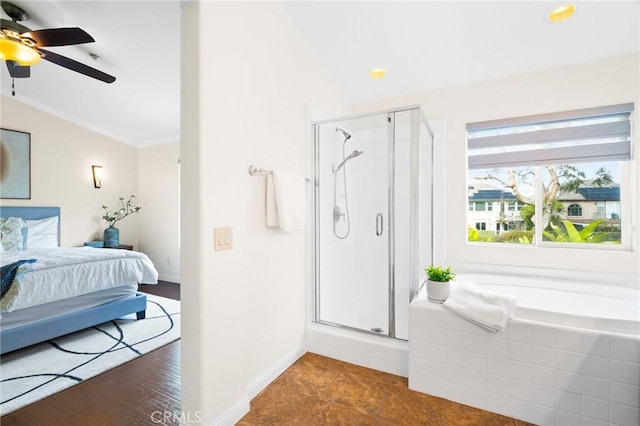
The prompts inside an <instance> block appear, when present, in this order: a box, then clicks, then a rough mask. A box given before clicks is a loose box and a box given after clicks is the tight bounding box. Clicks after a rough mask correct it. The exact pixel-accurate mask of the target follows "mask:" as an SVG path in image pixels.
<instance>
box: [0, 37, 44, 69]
mask: <svg viewBox="0 0 640 426" xmlns="http://www.w3.org/2000/svg"><path fill="white" fill-rule="evenodd" d="M0 58H1V59H3V60H5V61H14V62H17V63H18V65H22V66H28V65H35V64H37V63H38V61H40V54H39V53H38V51H37V50H35V49H32V48H31V47H29V46H25V45H24V44H22V43H20V42H17V41H14V40H11V39H9V38H5V37H0Z"/></svg>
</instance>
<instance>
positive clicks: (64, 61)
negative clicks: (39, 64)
mask: <svg viewBox="0 0 640 426" xmlns="http://www.w3.org/2000/svg"><path fill="white" fill-rule="evenodd" d="M38 50H39V51H40V52H42V53H44V57H43V59H46V60H47V61H49V62H53V63H54V64H56V65H60V66H61V67H64V68H68V69H70V70H72V71H75V72H79V73H80V74H84V75H86V76H89V77H92V78H95V79H97V80H100V81H104V82H105V83H113V82H114V81H116V78H115V77H114V76H112V75H109V74H106V73H104V72H102V71H99V70H97V69H95V68H91V67H90V66H87V65H84V64H81V63H80V62H78V61H75V60H73V59H71V58H67V57H66V56H62V55H58V54H57V53H53V52H50V51H48V50H44V49H38Z"/></svg>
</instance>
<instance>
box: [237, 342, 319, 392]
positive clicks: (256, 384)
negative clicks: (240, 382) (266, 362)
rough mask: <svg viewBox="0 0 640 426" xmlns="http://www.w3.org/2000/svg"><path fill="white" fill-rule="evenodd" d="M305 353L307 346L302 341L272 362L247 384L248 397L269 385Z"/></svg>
mask: <svg viewBox="0 0 640 426" xmlns="http://www.w3.org/2000/svg"><path fill="white" fill-rule="evenodd" d="M305 353H307V346H306V344H305V343H304V342H302V343H300V345H298V347H296V348H295V349H293V350H291V351H290V352H289V353H288V354H286V355H285V356H284V357H282V359H280V360H279V361H278V362H276V363H275V364H273V365H272V366H271V367H270V368H269V369H267V370H266V371H265V372H264V373H262V374H261V375H260V376H258V377H257V378H256V379H254V380H252V381H251V382H250V383H249V385H248V386H247V395H248V396H249V399H253V398H255V397H256V396H257V395H258V394H259V393H260V392H262V390H263V389H264V388H266V387H267V386H269V384H270V383H271V382H273V381H274V380H275V379H276V377H278V376H279V375H281V374H282V373H284V371H285V370H286V369H287V368H289V367H291V366H292V365H293V363H294V362H296V361H297V360H298V359H299V358H300V357H301V356H302V355H304V354H305Z"/></svg>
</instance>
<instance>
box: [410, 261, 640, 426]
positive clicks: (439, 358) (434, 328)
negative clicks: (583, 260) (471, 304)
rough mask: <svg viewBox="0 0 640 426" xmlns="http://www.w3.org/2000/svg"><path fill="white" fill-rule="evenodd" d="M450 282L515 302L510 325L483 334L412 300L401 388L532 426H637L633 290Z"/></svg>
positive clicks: (638, 350)
mask: <svg viewBox="0 0 640 426" xmlns="http://www.w3.org/2000/svg"><path fill="white" fill-rule="evenodd" d="M456 281H466V282H472V283H474V284H477V285H480V286H482V287H483V288H486V289H487V290H491V291H494V292H498V293H503V294H510V295H514V296H516V297H517V298H518V307H517V308H516V312H515V315H514V318H513V319H511V321H509V323H508V325H507V328H506V330H505V331H503V332H498V333H493V332H490V331H487V330H485V329H483V328H481V327H479V326H477V325H475V324H472V323H470V322H469V321H466V320H463V319H462V318H460V317H458V316H456V315H454V314H452V313H451V312H449V311H448V310H446V309H445V308H443V307H442V305H438V304H435V303H430V302H429V301H428V300H427V299H426V295H425V294H423V293H421V294H419V295H418V297H417V298H416V299H414V301H413V302H412V303H411V307H410V325H409V387H410V388H411V389H413V390H416V391H419V392H424V393H428V394H431V395H435V396H439V397H442V398H446V399H449V400H452V401H456V402H459V403H462V404H467V405H471V406H474V407H478V408H481V409H485V410H488V411H492V412H496V413H499V414H503V415H506V416H509V417H513V418H517V419H520V420H524V421H527V422H532V423H535V424H539V425H580V424H583V425H584V424H589V425H609V424H613V425H634V426H637V425H638V424H640V307H639V305H640V297H639V293H638V289H637V288H631V287H610V286H604V285H600V284H597V283H588V282H580V281H577V280H565V279H552V278H529V277H524V276H516V275H514V276H507V275H494V274H471V273H470V274H467V273H465V274H459V275H458V276H457V277H456ZM454 288H455V283H453V284H452V290H453V289H454Z"/></svg>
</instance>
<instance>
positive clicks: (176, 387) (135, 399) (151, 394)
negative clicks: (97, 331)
mask: <svg viewBox="0 0 640 426" xmlns="http://www.w3.org/2000/svg"><path fill="white" fill-rule="evenodd" d="M140 291H143V292H146V293H150V294H155V295H158V296H162V297H167V298H171V299H175V300H180V286H179V285H178V284H174V283H169V282H163V281H160V282H159V283H158V284H157V285H144V286H143V285H141V286H140ZM180 395H181V394H180V341H179V340H178V341H176V342H173V343H170V344H168V345H166V346H163V347H161V348H159V349H157V350H155V351H152V352H150V353H148V354H146V355H143V356H141V357H139V358H136V359H134V360H132V361H129V362H127V363H125V364H123V365H121V366H119V367H116V368H114V369H112V370H109V371H107V372H105V373H102V374H100V375H98V376H96V377H93V378H91V379H88V380H85V381H84V382H82V383H80V384H78V385H76V386H73V387H71V388H69V389H66V390H64V391H62V392H59V393H57V394H55V395H52V396H50V397H48V398H45V399H43V400H40V401H38V402H35V403H33V404H31V405H28V406H26V407H24V408H21V409H19V410H16V411H14V412H13V413H9V414H7V415H6V416H2V418H1V419H0V423H1V424H2V425H3V426H8V425H34V426H39V425H47V426H57V425H65V426H66V425H100V426H103V425H104V426H108V425H134V424H139V425H151V424H157V425H178V424H180V418H179V417H180V411H181V403H180Z"/></svg>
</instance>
